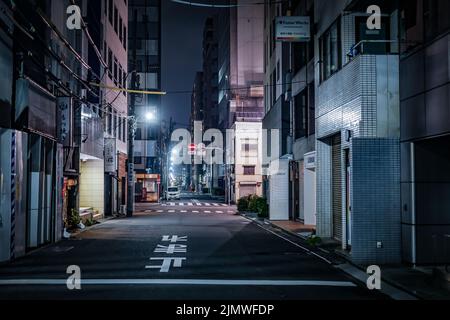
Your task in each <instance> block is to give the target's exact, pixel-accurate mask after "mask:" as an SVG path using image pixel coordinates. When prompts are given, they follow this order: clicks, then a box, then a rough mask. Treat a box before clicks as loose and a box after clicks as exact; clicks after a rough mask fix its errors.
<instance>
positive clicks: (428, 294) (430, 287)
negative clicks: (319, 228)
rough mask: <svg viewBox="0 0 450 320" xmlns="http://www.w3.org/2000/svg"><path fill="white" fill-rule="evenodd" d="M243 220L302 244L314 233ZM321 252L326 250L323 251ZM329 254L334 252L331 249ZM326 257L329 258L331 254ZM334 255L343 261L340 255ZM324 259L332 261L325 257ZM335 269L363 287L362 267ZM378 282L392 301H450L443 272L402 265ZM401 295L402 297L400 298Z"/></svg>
mask: <svg viewBox="0 0 450 320" xmlns="http://www.w3.org/2000/svg"><path fill="white" fill-rule="evenodd" d="M244 217H246V218H249V219H251V220H253V221H254V222H256V223H258V224H260V225H263V226H271V227H273V228H278V229H281V230H282V231H284V232H286V233H287V234H290V235H293V236H296V237H297V238H299V239H301V240H303V241H305V240H307V239H308V237H310V236H311V235H312V234H313V232H314V231H315V227H314V226H308V225H304V224H302V223H300V222H297V221H269V220H268V219H261V218H258V217H257V215H256V214H251V213H245V214H244ZM330 247H331V248H333V246H330V244H329V243H324V244H323V245H321V246H319V247H318V249H319V250H321V251H323V252H324V256H327V255H326V254H325V252H328V250H330ZM324 248H326V249H327V250H324ZM338 250H339V249H337V250H336V251H338ZM330 251H334V250H333V249H331V250H330ZM329 253H331V254H333V252H329ZM334 253H336V252H334ZM338 255H339V256H340V257H341V258H342V259H345V257H344V256H343V255H342V254H338ZM328 259H329V260H332V259H330V257H329V256H328ZM334 261H335V260H334ZM337 268H339V269H341V270H342V271H344V272H346V273H347V274H349V275H350V276H352V277H353V278H355V279H357V280H359V281H361V282H364V283H365V281H366V279H367V274H366V272H365V267H364V266H359V265H354V264H353V263H351V262H350V261H342V263H341V264H339V265H337ZM382 282H383V283H382V287H383V288H384V289H385V290H383V291H385V293H386V294H388V295H389V296H391V297H392V298H394V299H401V300H405V299H414V298H417V299H426V300H450V276H449V275H448V274H447V273H446V272H445V270H444V269H443V268H441V269H439V270H436V269H435V268H431V267H428V268H413V267H410V266H406V265H400V266H383V267H382ZM402 291H403V292H405V294H402Z"/></svg>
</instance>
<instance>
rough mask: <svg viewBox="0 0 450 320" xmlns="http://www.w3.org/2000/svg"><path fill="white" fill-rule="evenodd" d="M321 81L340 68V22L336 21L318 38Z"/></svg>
mask: <svg viewBox="0 0 450 320" xmlns="http://www.w3.org/2000/svg"><path fill="white" fill-rule="evenodd" d="M319 42H320V49H321V50H320V54H321V62H322V64H321V81H325V80H327V79H328V78H330V77H331V76H332V75H333V74H335V73H336V72H337V71H339V69H340V68H341V67H342V62H341V60H342V59H341V45H340V21H339V20H337V21H336V22H335V23H333V25H332V26H331V27H330V29H328V30H327V31H326V32H325V33H324V34H323V35H322V36H321V37H320V40H319Z"/></svg>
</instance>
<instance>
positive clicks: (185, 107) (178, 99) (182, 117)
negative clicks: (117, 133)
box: [161, 0, 216, 124]
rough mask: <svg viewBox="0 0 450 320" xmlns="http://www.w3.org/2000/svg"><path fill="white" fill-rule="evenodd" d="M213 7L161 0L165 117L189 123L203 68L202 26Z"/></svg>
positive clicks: (163, 115)
mask: <svg viewBox="0 0 450 320" xmlns="http://www.w3.org/2000/svg"><path fill="white" fill-rule="evenodd" d="M215 12H216V11H215V9H213V8H199V7H191V6H186V5H182V4H177V3H173V2H172V1H170V0H162V90H163V91H168V92H169V94H168V95H167V96H165V97H163V100H162V108H161V109H162V110H161V111H162V117H163V119H166V120H169V119H170V117H173V119H174V121H176V122H178V123H181V124H189V116H190V111H191V94H190V93H181V94H170V91H188V92H190V91H191V90H192V85H193V81H194V77H195V73H196V72H197V71H201V70H202V39H203V26H204V23H205V20H206V18H207V17H208V16H210V15H212V14H214V13H215Z"/></svg>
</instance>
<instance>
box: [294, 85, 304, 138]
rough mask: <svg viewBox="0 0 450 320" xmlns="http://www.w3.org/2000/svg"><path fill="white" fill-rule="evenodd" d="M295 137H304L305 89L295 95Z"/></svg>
mask: <svg viewBox="0 0 450 320" xmlns="http://www.w3.org/2000/svg"><path fill="white" fill-rule="evenodd" d="M294 103H295V111H294V112H295V139H300V138H303V137H306V106H307V90H306V89H305V90H303V91H302V92H301V93H299V94H298V95H296V96H295V98H294Z"/></svg>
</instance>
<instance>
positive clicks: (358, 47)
mask: <svg viewBox="0 0 450 320" xmlns="http://www.w3.org/2000/svg"><path fill="white" fill-rule="evenodd" d="M398 43H399V42H398V41H397V40H361V41H359V42H358V43H357V44H355V45H354V46H352V47H351V49H350V50H349V51H348V52H347V57H348V58H349V61H351V60H353V59H354V58H355V57H357V56H359V55H363V54H398V53H399V46H398ZM393 44H396V45H397V46H395V45H393ZM382 45H384V48H382Z"/></svg>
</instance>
